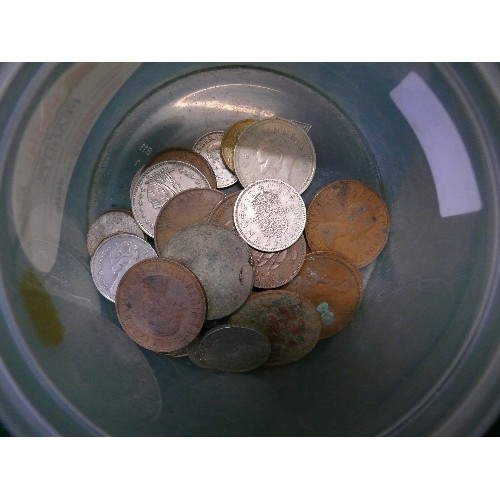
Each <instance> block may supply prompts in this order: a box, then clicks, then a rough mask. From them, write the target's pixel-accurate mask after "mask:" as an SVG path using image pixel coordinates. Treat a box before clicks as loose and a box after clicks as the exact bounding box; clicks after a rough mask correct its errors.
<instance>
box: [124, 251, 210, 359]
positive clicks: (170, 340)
mask: <svg viewBox="0 0 500 500" xmlns="http://www.w3.org/2000/svg"><path fill="white" fill-rule="evenodd" d="M116 312H117V314H118V319H119V321H120V324H121V325H122V327H123V329H124V330H125V332H126V333H127V335H128V336H129V337H130V338H131V339H132V340H134V341H135V342H136V343H137V344H139V345H140V346H142V347H144V348H146V349H150V350H152V351H157V352H172V351H176V350H178V349H182V348H183V347H185V346H187V345H188V344H189V343H190V342H192V341H193V339H194V338H195V337H196V336H197V335H198V333H199V332H200V331H201V328H202V326H203V323H204V321H205V318H206V312H207V303H206V297H205V293H204V290H203V287H202V285H201V283H200V282H199V280H198V279H197V278H196V276H195V275H194V274H193V273H192V272H191V271H190V270H189V269H187V268H186V267H184V266H183V265H182V264H179V263H178V262H174V261H172V260H168V259H163V258H152V259H147V260H143V261H141V262H138V263H137V264H135V265H133V266H132V267H131V268H130V269H129V270H128V271H127V272H126V273H125V275H124V276H123V278H122V280H121V281H120V284H119V285H118V290H117V292H116Z"/></svg>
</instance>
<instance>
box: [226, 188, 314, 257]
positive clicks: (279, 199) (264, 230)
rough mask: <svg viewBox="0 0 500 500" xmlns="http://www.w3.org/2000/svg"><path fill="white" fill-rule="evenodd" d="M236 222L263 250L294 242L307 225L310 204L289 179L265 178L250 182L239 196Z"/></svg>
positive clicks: (251, 241) (244, 236)
mask: <svg viewBox="0 0 500 500" xmlns="http://www.w3.org/2000/svg"><path fill="white" fill-rule="evenodd" d="M234 224H235V226H236V230H237V231H238V233H239V235H240V236H241V237H242V238H243V239H244V240H245V241H246V242H247V243H248V244H249V245H250V246H251V247H253V248H256V249H257V250H260V251H261V252H278V251H280V250H284V249H285V248H288V247H289V246H291V245H293V244H294V243H295V242H296V241H297V240H298V239H299V238H300V235H301V234H302V232H303V231H304V228H305V225H306V206H305V204H304V201H303V200H302V197H301V196H300V194H299V193H297V191H296V190H295V189H294V188H293V187H292V186H290V185H289V184H287V183H286V182H283V181H280V180H277V179H264V180H260V181H256V182H254V183H252V184H250V185H249V186H247V187H246V188H245V189H244V190H243V191H242V192H241V193H240V194H239V196H238V198H237V199H236V203H235V205H234Z"/></svg>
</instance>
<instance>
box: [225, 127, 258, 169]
mask: <svg viewBox="0 0 500 500" xmlns="http://www.w3.org/2000/svg"><path fill="white" fill-rule="evenodd" d="M255 121H256V120H252V119H251V118H248V119H246V120H240V121H239V122H236V123H233V125H231V126H230V127H229V128H228V129H227V130H226V131H225V132H224V135H223V136H222V141H221V153H222V159H223V160H224V163H225V164H226V167H227V168H228V169H229V170H231V172H232V173H233V174H234V173H235V171H234V147H235V146H236V143H237V142H238V139H239V137H240V135H241V133H242V132H243V130H245V129H246V128H247V127H248V126H249V125H251V124H252V123H255Z"/></svg>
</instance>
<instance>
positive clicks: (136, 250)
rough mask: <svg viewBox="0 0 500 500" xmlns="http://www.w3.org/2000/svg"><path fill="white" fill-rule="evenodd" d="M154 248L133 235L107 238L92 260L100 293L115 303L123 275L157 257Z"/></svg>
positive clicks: (118, 235) (91, 266)
mask: <svg viewBox="0 0 500 500" xmlns="http://www.w3.org/2000/svg"><path fill="white" fill-rule="evenodd" d="M156 256H157V255H156V252H155V251H154V248H153V247H152V246H151V245H150V244H149V243H148V242H147V241H144V240H143V239H141V238H139V237H138V236H135V235H133V234H127V233H120V234H115V235H114V236H110V237H109V238H106V239H105V240H104V241H103V242H102V243H101V244H100V245H99V246H98V247H97V249H96V251H95V252H94V255H93V256H92V259H91V260H90V271H91V273H92V279H93V280H94V283H95V286H96V287H97V289H98V290H99V292H100V293H101V294H102V295H103V296H104V297H106V298H107V299H109V300H111V302H115V297H116V289H117V288H118V284H119V283H120V280H121V279H122V277H123V275H124V274H125V273H126V272H127V271H128V270H129V269H130V268H131V267H132V266H133V265H134V264H135V263H136V262H140V261H141V260H145V259H149V258H151V257H156Z"/></svg>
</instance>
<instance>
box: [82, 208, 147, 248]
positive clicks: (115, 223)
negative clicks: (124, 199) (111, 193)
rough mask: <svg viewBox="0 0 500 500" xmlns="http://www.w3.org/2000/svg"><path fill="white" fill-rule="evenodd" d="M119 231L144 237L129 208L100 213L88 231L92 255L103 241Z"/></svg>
mask: <svg viewBox="0 0 500 500" xmlns="http://www.w3.org/2000/svg"><path fill="white" fill-rule="evenodd" d="M118 233H129V234H135V235H136V236H138V237H139V238H142V239H144V233H143V232H142V229H141V228H140V227H139V226H138V224H137V222H136V221H135V219H134V216H133V215H132V212H129V211H128V210H121V209H113V210H107V211H106V212H103V213H102V214H101V215H99V216H98V217H97V218H96V219H95V220H94V222H92V224H91V225H90V227H89V230H88V233H87V250H88V252H89V255H90V256H91V257H92V255H93V254H94V252H95V250H96V248H97V247H98V246H99V245H100V244H101V242H102V241H103V240H104V239H106V238H109V237H110V236H112V235H113V234H118Z"/></svg>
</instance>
